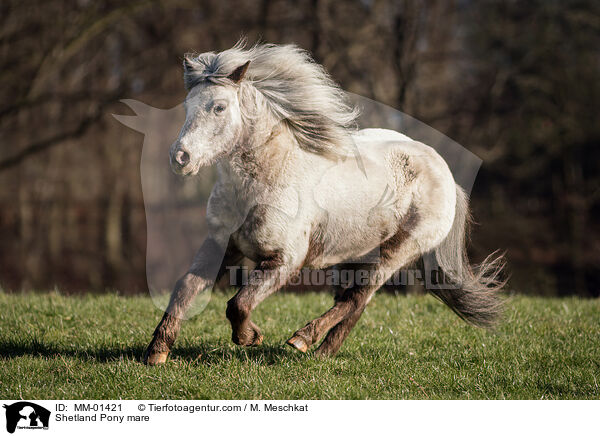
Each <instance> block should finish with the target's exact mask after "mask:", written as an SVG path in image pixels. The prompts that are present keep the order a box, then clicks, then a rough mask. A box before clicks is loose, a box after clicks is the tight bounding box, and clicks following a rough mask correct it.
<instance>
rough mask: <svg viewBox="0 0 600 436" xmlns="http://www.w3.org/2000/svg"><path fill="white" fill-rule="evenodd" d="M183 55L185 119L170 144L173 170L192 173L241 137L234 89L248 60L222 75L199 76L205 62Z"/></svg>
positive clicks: (203, 72)
mask: <svg viewBox="0 0 600 436" xmlns="http://www.w3.org/2000/svg"><path fill="white" fill-rule="evenodd" d="M200 59H202V58H193V57H190V56H186V57H185V59H184V62H183V66H184V80H185V83H186V87H187V88H188V90H189V92H188V95H187V97H186V99H185V102H184V108H185V122H184V124H183V127H182V128H181V131H180V133H179V136H178V137H177V139H176V140H175V142H174V143H173V145H171V149H170V157H171V167H172V168H173V171H175V172H176V173H178V174H182V175H189V174H191V175H193V174H196V173H197V172H198V170H199V169H200V168H201V167H203V166H207V165H211V164H213V163H214V162H216V161H217V160H218V159H220V158H222V157H224V156H227V155H229V154H230V153H231V152H232V151H233V150H234V149H235V148H236V146H237V145H238V144H239V142H240V140H241V138H242V129H243V122H242V113H241V109H240V102H239V98H238V89H239V86H240V83H241V81H242V79H243V78H244V75H245V73H246V71H247V69H248V65H249V64H250V61H246V62H245V63H243V64H241V65H239V66H237V67H236V68H235V69H234V70H233V72H231V73H229V74H228V75H226V76H220V77H219V76H214V75H212V76H210V78H206V79H203V74H205V72H206V67H207V66H206V65H204V64H203V63H202V62H201V61H200Z"/></svg>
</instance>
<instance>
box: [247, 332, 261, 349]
mask: <svg viewBox="0 0 600 436" xmlns="http://www.w3.org/2000/svg"><path fill="white" fill-rule="evenodd" d="M263 339H265V337H264V336H263V335H261V334H260V333H257V334H256V336H255V337H254V340H253V341H252V344H250V346H251V347H257V346H259V345H260V344H262V343H263Z"/></svg>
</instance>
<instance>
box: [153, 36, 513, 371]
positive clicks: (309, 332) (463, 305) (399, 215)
mask: <svg viewBox="0 0 600 436" xmlns="http://www.w3.org/2000/svg"><path fill="white" fill-rule="evenodd" d="M184 81H185V85H186V88H187V89H188V90H189V94H188V96H187V98H186V100H185V110H186V119H185V123H184V125H183V128H182V129H181V133H180V134H179V137H178V138H177V140H176V141H175V142H174V143H173V145H172V146H171V149H170V158H171V166H172V168H173V170H174V171H175V172H177V173H178V174H182V175H195V174H196V173H197V172H198V170H199V169H200V168H201V167H203V166H207V165H212V164H216V165H217V168H218V180H217V182H216V184H215V186H214V188H213V190H212V193H211V196H210V199H209V202H208V209H207V221H208V226H209V234H208V236H207V238H206V240H205V241H204V243H203V244H202V247H201V248H200V249H199V251H198V253H197V255H196V256H195V258H194V260H193V263H192V266H191V267H190V269H189V271H188V273H186V274H185V275H184V276H183V277H182V278H181V279H180V280H179V281H178V282H177V284H176V286H175V289H174V291H173V294H172V296H171V300H170V303H169V306H168V308H167V311H166V312H165V314H164V316H163V318H162V320H161V321H160V323H159V325H158V326H157V328H156V330H155V332H154V338H153V340H152V342H151V343H150V345H149V347H148V350H147V352H146V356H145V362H146V363H148V364H157V363H162V362H164V361H165V360H166V359H167V356H168V353H169V351H170V349H171V346H172V345H173V342H174V341H175V338H176V336H177V334H178V331H179V327H180V323H181V318H182V317H183V315H184V313H185V311H186V309H187V308H188V307H189V306H190V304H191V301H192V299H193V298H194V296H195V295H196V294H197V293H198V292H200V291H203V290H206V289H209V288H211V287H212V286H213V285H214V283H215V280H217V279H218V277H219V276H220V275H222V274H223V273H224V271H225V268H227V267H228V266H232V265H236V264H237V263H239V261H240V260H241V259H242V258H244V257H246V258H249V259H251V260H253V261H254V262H256V270H255V272H257V273H262V274H257V275H254V277H258V279H256V280H253V281H252V282H251V283H248V284H246V285H244V286H243V287H242V288H241V289H240V290H239V291H238V293H237V294H236V295H235V296H234V297H233V298H232V299H231V300H230V301H229V302H228V304H227V311H226V314H227V318H228V319H229V320H230V322H231V326H232V329H233V333H232V339H233V341H234V342H235V343H236V344H239V345H259V344H260V343H261V342H262V340H263V336H262V335H261V333H260V330H259V328H258V327H257V326H256V325H255V324H254V323H253V322H252V321H251V320H250V314H251V312H252V311H253V310H254V308H256V306H257V305H258V304H259V303H260V302H261V301H262V300H264V299H265V298H266V297H268V296H269V295H271V294H272V293H274V292H276V291H277V290H278V289H280V288H281V287H282V286H283V285H284V284H285V283H286V282H288V281H289V280H290V279H291V278H293V277H294V276H295V274H298V271H300V269H301V268H303V267H310V268H325V267H329V266H332V265H340V264H344V265H346V266H347V267H351V268H353V269H355V270H361V271H366V272H368V280H367V281H366V282H365V281H362V282H361V283H358V282H357V283H354V284H352V285H351V286H347V287H345V288H341V287H340V288H338V289H337V291H336V297H335V304H334V306H333V307H332V308H331V309H330V310H329V311H327V312H326V313H325V314H323V315H322V316H320V317H319V318H317V319H315V320H313V321H311V322H309V323H308V324H307V325H306V326H304V327H303V328H301V329H300V330H298V331H296V332H295V333H294V335H293V336H292V337H291V338H290V339H289V340H288V341H287V342H288V344H290V345H291V346H293V347H295V348H297V349H298V350H300V351H303V352H304V351H307V350H308V348H309V347H310V346H311V345H313V344H315V343H316V342H318V341H319V340H320V339H322V338H323V337H325V339H324V340H323V342H322V343H321V345H320V346H319V348H318V350H317V353H318V354H324V355H331V354H334V353H336V352H337V351H338V350H339V348H340V346H341V344H342V342H343V341H344V339H345V338H346V336H347V335H348V334H349V332H350V330H351V329H352V327H353V326H354V325H355V324H356V322H357V321H358V319H359V318H360V316H361V314H362V312H363V310H364V309H365V306H366V305H367V303H368V302H369V300H370V299H371V297H372V296H373V294H374V293H375V291H376V290H377V289H378V288H380V287H381V286H382V284H383V283H384V282H385V281H386V280H387V279H388V278H389V277H390V276H391V275H392V274H394V273H395V272H396V271H397V270H399V269H401V268H402V267H404V266H406V265H407V264H409V263H411V262H413V261H415V260H417V259H419V258H420V257H423V256H429V258H430V259H433V261H434V262H435V263H436V266H437V267H439V269H440V270H442V271H443V272H444V274H445V276H446V278H447V279H448V280H449V281H450V282H451V283H452V284H453V286H450V287H447V288H444V287H438V288H436V289H430V291H431V292H432V293H433V294H434V295H435V296H437V297H438V298H440V299H441V300H442V301H443V302H445V303H446V304H447V305H448V306H449V307H450V308H451V309H452V310H454V311H455V312H456V313H457V314H458V315H459V316H461V317H462V318H463V319H465V320H467V321H469V322H471V323H473V324H475V325H479V326H484V327H489V326H492V325H493V323H494V321H495V320H496V318H497V315H498V314H499V310H500V302H499V299H498V298H497V295H496V294H497V292H498V291H499V290H500V289H501V287H502V285H503V283H500V282H499V281H498V280H497V276H498V273H499V272H500V269H501V259H500V258H496V259H489V258H488V259H486V261H485V262H484V263H483V264H482V265H480V267H479V268H477V269H475V268H473V267H471V266H470V265H469V262H468V259H467V256H466V254H465V227H466V224H467V221H468V202H467V197H466V195H465V193H464V192H463V190H462V189H461V188H460V187H459V186H458V185H457V184H456V183H455V181H454V179H453V177H452V174H451V172H450V170H449V168H448V165H447V164H446V162H445V161H444V160H443V159H442V158H441V157H440V156H439V155H438V154H437V153H436V152H435V151H434V150H433V149H432V148H431V147H429V146H427V145H425V144H422V143H419V142H416V141H413V140H411V139H410V138H408V137H406V136H405V135H402V134H400V133H398V132H395V131H391V130H383V129H365V130H360V131H356V130H355V129H354V122H355V119H356V116H357V111H356V110H355V109H354V108H353V107H351V106H350V105H348V104H347V103H346V102H345V99H344V94H343V92H342V91H341V90H340V89H339V88H338V87H337V86H336V85H335V84H334V82H333V81H332V80H331V78H330V77H329V75H328V74H327V73H326V72H325V70H324V69H323V68H322V67H321V66H320V65H318V64H316V63H315V62H314V61H313V60H312V59H311V58H310V56H309V55H308V54H307V53H306V52H305V51H303V50H301V49H299V48H298V47H296V46H293V45H283V46H277V45H256V46H254V47H252V48H250V49H245V48H244V46H243V45H242V44H237V45H236V46H234V47H233V48H231V49H229V50H225V51H223V52H220V53H213V52H210V53H203V54H200V55H186V56H185V60H184ZM374 258H375V260H373V259H374Z"/></svg>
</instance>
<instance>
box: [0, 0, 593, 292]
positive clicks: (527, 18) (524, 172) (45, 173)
mask: <svg viewBox="0 0 600 436" xmlns="http://www.w3.org/2000/svg"><path fill="white" fill-rule="evenodd" d="M0 12H1V13H0V17H1V18H0V21H1V23H2V26H1V29H0V50H1V54H0V57H1V61H0V62H1V64H2V70H1V72H0V74H1V77H2V88H1V91H0V92H1V99H0V131H1V136H0V138H1V139H0V236H1V240H0V286H2V287H3V288H4V289H32V288H33V289H49V288H53V287H55V286H56V287H59V288H60V289H62V290H64V291H66V292H77V291H90V290H94V291H102V290H105V289H118V290H119V291H120V292H123V293H128V292H141V291H144V290H146V278H145V250H146V233H145V232H146V229H145V225H146V224H145V218H144V205H143V199H142V192H141V187H140V169H139V166H140V165H139V164H140V154H141V148H142V142H143V139H142V136H141V134H139V133H136V132H134V131H133V130H130V129H128V128H126V127H124V126H123V125H121V124H119V123H118V122H117V121H116V120H115V119H114V118H112V117H111V116H110V114H111V113H126V114H129V113H131V112H130V111H129V110H128V109H127V108H125V107H124V105H122V104H121V103H119V100H120V99H122V98H132V99H137V100H141V101H144V102H146V103H148V104H150V105H153V106H156V107H160V108H165V109H166V108H171V107H173V106H176V105H177V104H179V103H180V102H181V101H182V100H183V98H184V96H185V90H184V88H183V82H182V69H181V61H182V57H183V53H185V52H189V51H197V52H204V51H211V50H216V51H218V50H222V49H226V48H229V47H230V46H231V45H233V44H234V43H235V42H236V40H237V39H238V38H239V37H240V36H241V35H246V36H248V39H249V41H251V42H253V41H255V40H257V39H261V40H263V41H268V42H274V43H296V44H297V45H299V46H300V47H303V48H305V49H307V50H309V51H310V52H311V53H312V54H313V56H314V57H315V59H316V60H317V61H318V62H320V63H322V64H323V65H324V66H325V68H326V69H327V70H328V71H329V72H330V73H331V75H332V76H333V77H334V79H335V80H336V81H337V82H338V83H340V85H341V86H342V87H343V88H344V89H345V90H348V91H351V92H354V93H356V94H360V95H363V96H365V97H368V98H371V99H373V100H376V101H379V102H381V103H384V104H387V105H390V106H392V107H395V108H397V109H399V110H401V111H403V112H405V113H407V114H409V115H411V116H413V117H415V118H417V119H419V120H421V121H423V122H425V123H427V124H428V125H430V126H432V127H433V128H435V129H437V130H439V131H440V132H442V133H444V134H446V135H447V136H449V137H451V138H452V139H454V140H455V141H457V142H458V143H460V144H461V145H463V146H464V147H466V148H467V149H469V150H470V151H472V152H474V153H475V154H477V155H478V156H479V157H481V158H482V159H483V166H482V168H481V170H480V173H479V175H478V177H477V180H476V182H475V187H474V191H473V193H472V206H473V213H474V216H475V218H476V221H477V223H478V224H477V225H476V226H475V227H474V228H473V233H472V245H471V255H472V258H473V259H474V260H481V259H482V258H483V256H484V255H485V254H487V253H489V252H491V251H493V250H495V249H498V248H499V249H502V250H506V251H507V259H508V270H509V272H510V273H511V275H512V279H511V282H510V288H511V289H513V290H515V291H517V292H523V293H537V294H544V295H566V294H577V295H580V296H596V297H597V296H599V294H600V279H599V275H598V274H599V273H600V221H599V220H598V219H597V218H595V217H597V216H598V214H599V213H600V171H599V169H600V165H599V163H600V147H599V146H598V145H599V143H600V123H599V122H598V121H599V118H598V99H599V97H600V74H599V73H600V2H598V1H596V0H581V1H574V0H562V1H561V0H539V1H504V2H500V1H484V2H475V1H470V0H454V1H451V0H424V1H414V0H402V1H401V0H346V1H333V0H300V1H291V0H259V1H241V2H234V1H229V0H195V1H191V0H175V1H166V0H163V1H153V0H143V1H137V2H130V3H124V2H120V1H110V0H101V1H92V0H73V1H66V0H54V1H47V2H41V1H31V0H18V1H17V0H4V1H3V2H2V3H0ZM168 145H169V144H167V145H166V146H165V147H168Z"/></svg>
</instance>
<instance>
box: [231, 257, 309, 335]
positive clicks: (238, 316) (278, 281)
mask: <svg viewBox="0 0 600 436" xmlns="http://www.w3.org/2000/svg"><path fill="white" fill-rule="evenodd" d="M291 265H292V264H291V263H286V262H283V261H282V260H281V259H280V258H274V259H270V260H266V261H263V262H261V263H260V264H259V265H258V267H257V268H256V269H254V270H253V271H252V273H251V274H250V279H249V281H250V283H247V284H246V285H244V286H243V287H242V288H241V289H240V290H239V292H238V293H237V294H236V295H235V296H234V297H233V298H232V299H231V300H229V301H228V302H227V311H226V315H227V319H229V321H230V322H231V330H232V333H231V339H232V340H233V342H234V343H236V344H237V345H246V346H255V345H260V344H261V343H262V341H263V336H262V334H261V332H260V329H259V328H258V326H257V325H256V324H254V323H253V322H252V321H251V320H250V314H251V313H252V311H253V310H254V309H255V308H256V306H258V304H259V303H260V302H261V301H263V300H264V299H265V298H267V297H268V296H269V295H271V294H273V293H274V292H277V291H278V290H279V289H280V288H281V287H282V286H283V285H284V284H285V283H286V282H287V281H288V279H289V278H290V276H291V275H292V274H294V273H296V272H297V271H298V268H296V267H292V266H291Z"/></svg>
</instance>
